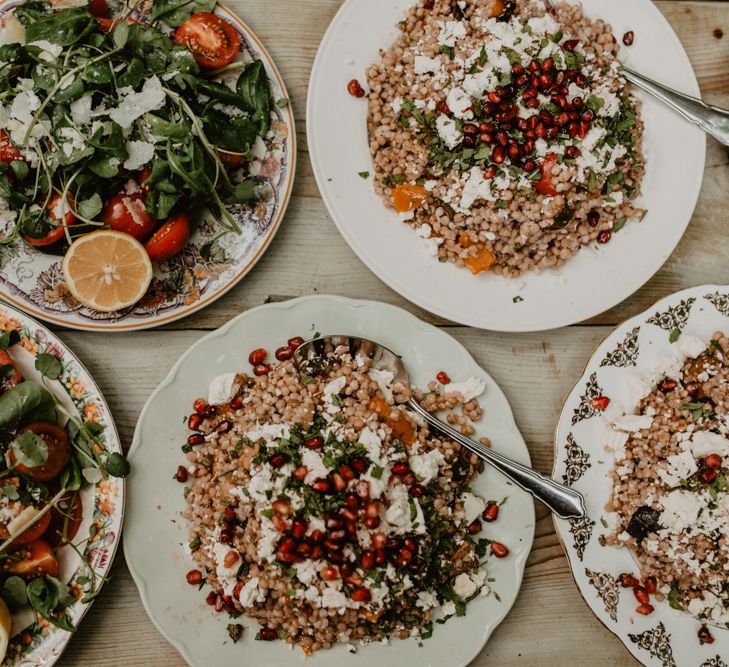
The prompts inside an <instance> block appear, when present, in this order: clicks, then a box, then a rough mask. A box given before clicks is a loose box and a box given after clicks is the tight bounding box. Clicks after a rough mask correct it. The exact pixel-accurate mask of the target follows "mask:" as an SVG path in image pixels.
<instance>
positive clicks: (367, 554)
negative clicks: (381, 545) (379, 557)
mask: <svg viewBox="0 0 729 667" xmlns="http://www.w3.org/2000/svg"><path fill="white" fill-rule="evenodd" d="M360 562H361V563H362V569H363V570H365V572H366V571H367V570H371V569H372V568H373V567H374V566H375V552H374V551H372V549H365V550H364V551H363V552H362V556H361V557H360Z"/></svg>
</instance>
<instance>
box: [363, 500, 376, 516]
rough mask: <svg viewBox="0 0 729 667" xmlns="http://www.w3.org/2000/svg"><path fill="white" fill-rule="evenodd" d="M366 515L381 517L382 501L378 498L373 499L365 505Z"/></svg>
mask: <svg viewBox="0 0 729 667" xmlns="http://www.w3.org/2000/svg"><path fill="white" fill-rule="evenodd" d="M364 511H365V516H367V517H379V516H380V503H379V502H378V501H377V500H372V501H370V502H369V503H367V505H366V506H365V510H364Z"/></svg>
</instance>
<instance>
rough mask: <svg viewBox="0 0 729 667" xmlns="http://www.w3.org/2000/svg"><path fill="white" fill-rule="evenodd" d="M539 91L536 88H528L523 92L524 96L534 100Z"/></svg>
mask: <svg viewBox="0 0 729 667" xmlns="http://www.w3.org/2000/svg"><path fill="white" fill-rule="evenodd" d="M538 94H539V93H538V92H537V89H536V88H528V89H527V90H525V91H524V93H523V94H522V98H523V99H525V100H533V99H534V98H535V97H536V96H537V95H538Z"/></svg>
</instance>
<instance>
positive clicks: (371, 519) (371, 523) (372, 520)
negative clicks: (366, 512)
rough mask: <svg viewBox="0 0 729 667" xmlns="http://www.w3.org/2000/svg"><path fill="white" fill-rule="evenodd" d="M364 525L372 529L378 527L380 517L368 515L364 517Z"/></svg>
mask: <svg viewBox="0 0 729 667" xmlns="http://www.w3.org/2000/svg"><path fill="white" fill-rule="evenodd" d="M365 526H367V528H369V529H370V530H374V529H375V528H379V527H380V517H378V516H368V517H367V518H366V519H365Z"/></svg>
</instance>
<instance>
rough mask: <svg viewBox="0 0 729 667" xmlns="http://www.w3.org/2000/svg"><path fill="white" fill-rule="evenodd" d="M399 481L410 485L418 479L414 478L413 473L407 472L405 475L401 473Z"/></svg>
mask: <svg viewBox="0 0 729 667" xmlns="http://www.w3.org/2000/svg"><path fill="white" fill-rule="evenodd" d="M401 481H402V483H403V484H405V486H412V485H413V484H415V483H416V482H417V481H418V480H417V479H415V475H413V473H411V472H409V473H408V474H407V475H403V476H402V477H401Z"/></svg>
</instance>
